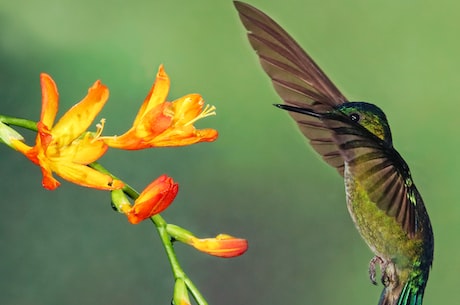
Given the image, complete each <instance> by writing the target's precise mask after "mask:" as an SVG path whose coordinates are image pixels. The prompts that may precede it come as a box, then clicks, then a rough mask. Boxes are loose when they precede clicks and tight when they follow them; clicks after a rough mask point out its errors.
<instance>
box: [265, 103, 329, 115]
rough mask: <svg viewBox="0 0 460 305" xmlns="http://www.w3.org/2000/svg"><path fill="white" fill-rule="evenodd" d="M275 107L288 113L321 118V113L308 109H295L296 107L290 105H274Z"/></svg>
mask: <svg viewBox="0 0 460 305" xmlns="http://www.w3.org/2000/svg"><path fill="white" fill-rule="evenodd" d="M273 106H275V107H278V108H280V109H283V110H287V111H292V112H297V113H302V114H306V115H310V116H314V117H316V118H319V117H320V116H321V115H320V114H319V113H316V112H314V111H313V110H311V109H308V108H301V107H295V106H290V105H285V104H273Z"/></svg>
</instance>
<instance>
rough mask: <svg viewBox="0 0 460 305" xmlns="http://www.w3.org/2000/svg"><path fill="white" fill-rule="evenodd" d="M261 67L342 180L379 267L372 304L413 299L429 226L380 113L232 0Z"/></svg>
mask: <svg viewBox="0 0 460 305" xmlns="http://www.w3.org/2000/svg"><path fill="white" fill-rule="evenodd" d="M235 6H236V8H237V10H238V12H239V14H240V17H241V20H242V21H243V24H244V25H245V27H246V28H247V29H248V31H249V33H248V37H249V41H250V43H251V45H252V47H253V48H254V49H255V50H256V52H257V54H258V55H259V58H260V61H261V64H262V67H263V68H264V70H265V71H266V72H267V74H268V75H269V76H270V78H271V79H272V82H273V85H274V87H275V89H276V91H277V92H278V94H279V95H280V96H281V98H282V99H283V100H284V104H277V105H276V106H277V107H279V108H282V109H285V110H288V111H289V113H290V115H291V116H292V118H293V119H294V120H295V121H296V122H297V124H298V126H299V128H300V130H301V132H302V133H303V134H304V135H305V136H306V137H307V138H308V139H309V140H310V144H311V145H312V147H313V148H314V149H315V150H316V151H317V152H318V153H319V154H320V155H321V156H322V157H323V159H324V160H325V161H326V162H327V163H329V164H330V165H332V166H333V167H335V168H337V170H338V172H339V173H340V174H341V175H342V176H343V178H344V181H345V191H346V201H347V207H348V210H349V212H350V215H351V218H352V219H353V222H354V224H355V225H356V228H357V229H358V231H359V233H360V234H361V236H362V237H363V239H364V240H365V242H366V243H367V245H368V246H369V248H370V249H371V250H372V252H373V253H374V254H375V257H374V258H373V259H372V260H371V263H370V266H369V273H370V277H371V280H372V282H374V283H375V265H376V264H379V265H380V268H381V270H382V283H383V284H384V286H385V288H384V290H383V292H382V294H381V297H380V300H379V305H421V304H422V301H423V294H424V291H425V286H426V284H427V281H428V274H429V271H430V268H431V264H432V261H433V245H434V240H433V232H432V228H431V223H430V220H429V217H428V214H427V211H426V209H425V205H424V203H423V200H422V197H421V196H420V194H419V192H418V190H417V188H416V187H415V185H414V183H413V180H412V176H411V173H410V171H409V167H408V166H407V164H406V162H405V161H404V160H403V158H402V157H401V155H400V154H399V153H398V152H397V151H396V150H395V149H394V147H393V142H392V136H391V131H390V127H389V124H388V121H387V119H386V116H385V114H384V112H383V111H382V110H381V109H380V108H378V107H377V106H375V105H373V104H370V103H366V102H349V101H348V100H347V99H346V98H345V97H344V96H343V95H342V94H341V93H340V91H339V90H338V89H337V88H336V87H335V86H334V84H333V83H332V82H331V81H330V80H329V79H328V78H327V76H326V75H325V74H324V73H323V72H322V71H321V69H320V68H319V67H318V66H317V65H316V64H315V63H314V61H313V60H312V59H311V58H310V57H309V56H308V55H307V54H306V53H305V52H304V51H303V50H302V49H301V48H300V46H299V45H298V44H297V43H296V42H295V41H294V40H293V39H292V37H290V36H289V34H288V33H287V32H286V31H284V30H283V29H282V28H281V27H280V26H279V25H278V24H277V23H276V22H275V21H273V20H272V19H271V18H270V17H268V16H267V15H265V14H264V13H262V12H261V11H259V10H257V9H256V8H254V7H252V6H250V5H248V4H245V3H242V2H235Z"/></svg>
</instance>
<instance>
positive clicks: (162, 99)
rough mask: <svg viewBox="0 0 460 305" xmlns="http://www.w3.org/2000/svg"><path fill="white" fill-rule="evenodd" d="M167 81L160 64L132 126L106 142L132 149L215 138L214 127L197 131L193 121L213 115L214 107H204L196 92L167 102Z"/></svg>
mask: <svg viewBox="0 0 460 305" xmlns="http://www.w3.org/2000/svg"><path fill="white" fill-rule="evenodd" d="M169 84H170V81H169V77H168V75H167V74H166V72H165V71H164V70H163V66H160V68H159V71H158V74H157V78H156V80H155V83H154V85H153V86H152V88H151V89H150V92H149V94H148V95H147V97H146V98H145V100H144V103H143V104H142V106H141V108H140V110H139V112H138V114H137V116H136V118H135V120H134V123H133V126H132V127H131V129H129V130H128V131H127V132H126V133H124V134H123V135H121V136H115V137H104V140H105V142H106V143H107V145H109V146H110V147H114V148H120V149H130V150H134V149H144V148H150V147H163V146H184V145H190V144H194V143H198V142H211V141H214V140H215V139H216V138H217V131H216V130H215V129H210V128H209V129H201V130H197V129H196V128H195V127H194V126H193V124H194V123H195V122H196V121H197V120H199V119H201V118H204V117H207V116H210V115H214V114H215V112H214V110H215V107H213V106H209V105H207V106H205V107H204V109H203V106H204V101H203V99H202V98H201V96H200V95H199V94H188V95H186V96H183V97H181V98H179V99H177V100H175V101H173V102H167V101H166V97H167V95H168V91H169Z"/></svg>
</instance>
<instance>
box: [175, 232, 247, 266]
mask: <svg viewBox="0 0 460 305" xmlns="http://www.w3.org/2000/svg"><path fill="white" fill-rule="evenodd" d="M166 231H167V232H168V234H169V235H171V237H173V238H174V239H176V240H178V241H180V242H183V243H186V244H188V245H190V246H192V247H194V248H195V249H197V250H199V251H201V252H204V253H207V254H209V255H213V256H218V257H224V258H230V257H235V256H239V255H242V254H243V253H244V252H246V250H247V249H248V241H247V240H246V239H243V238H238V237H233V236H230V235H228V234H219V235H217V236H216V237H214V238H198V237H196V236H194V235H193V234H192V232H190V231H187V230H185V229H183V228H181V227H179V226H176V225H173V224H168V225H166Z"/></svg>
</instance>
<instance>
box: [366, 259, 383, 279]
mask: <svg viewBox="0 0 460 305" xmlns="http://www.w3.org/2000/svg"><path fill="white" fill-rule="evenodd" d="M377 263H378V264H379V265H380V270H382V264H383V263H384V262H383V259H382V258H380V257H379V256H377V255H376V256H374V257H373V258H372V259H371V261H370V262H369V278H370V280H371V282H372V284H374V285H377V281H376V280H375V273H376V272H375V265H376V264H377Z"/></svg>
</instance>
